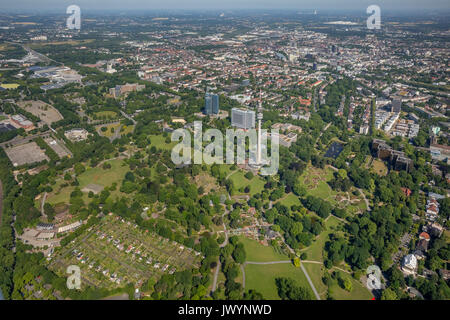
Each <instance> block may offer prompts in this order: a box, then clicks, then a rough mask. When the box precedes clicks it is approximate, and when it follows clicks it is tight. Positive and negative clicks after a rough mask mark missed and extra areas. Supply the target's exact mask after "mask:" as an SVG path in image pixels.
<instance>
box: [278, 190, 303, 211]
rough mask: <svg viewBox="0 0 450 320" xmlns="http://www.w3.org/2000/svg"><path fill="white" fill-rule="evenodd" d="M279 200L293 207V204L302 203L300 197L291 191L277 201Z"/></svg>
mask: <svg viewBox="0 0 450 320" xmlns="http://www.w3.org/2000/svg"><path fill="white" fill-rule="evenodd" d="M278 202H279V203H280V204H282V205H284V206H286V207H288V208H290V207H292V206H293V205H296V206H298V205H300V204H301V203H300V200H299V198H298V197H297V196H296V195H295V194H293V193H289V194H288V195H287V196H285V197H284V198H282V199H281V200H278V201H277V203H278Z"/></svg>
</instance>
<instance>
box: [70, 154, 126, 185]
mask: <svg viewBox="0 0 450 320" xmlns="http://www.w3.org/2000/svg"><path fill="white" fill-rule="evenodd" d="M105 163H109V164H111V169H107V170H104V169H102V164H101V165H99V166H97V167H95V168H88V169H87V170H86V171H85V172H83V173H82V174H81V175H80V176H79V177H78V181H79V182H80V188H81V189H82V188H83V187H85V186H87V185H88V184H91V183H94V184H98V185H101V186H103V187H107V186H110V185H111V184H113V183H114V182H117V185H118V186H120V183H121V182H122V180H123V178H124V177H125V173H127V171H129V167H128V165H125V166H122V164H123V163H124V161H123V160H118V159H116V160H111V161H106V162H105Z"/></svg>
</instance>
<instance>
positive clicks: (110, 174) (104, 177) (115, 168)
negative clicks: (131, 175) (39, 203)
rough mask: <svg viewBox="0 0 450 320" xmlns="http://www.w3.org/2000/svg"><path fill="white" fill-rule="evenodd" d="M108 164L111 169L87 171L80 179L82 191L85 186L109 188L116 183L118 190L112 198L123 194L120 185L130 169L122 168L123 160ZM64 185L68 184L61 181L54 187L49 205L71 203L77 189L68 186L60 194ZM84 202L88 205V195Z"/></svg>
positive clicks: (49, 198)
mask: <svg viewBox="0 0 450 320" xmlns="http://www.w3.org/2000/svg"><path fill="white" fill-rule="evenodd" d="M108 163H110V164H111V169H107V170H104V169H102V167H101V166H98V167H95V168H87V170H86V171H85V172H84V173H82V174H81V175H80V176H79V177H78V181H79V183H80V185H79V187H80V189H83V188H84V187H85V186H87V185H88V184H91V183H92V184H98V185H100V186H103V187H109V186H111V185H112V184H113V183H114V182H116V183H117V188H116V190H115V191H112V192H111V197H116V196H118V195H121V194H122V193H121V192H120V191H119V189H120V184H121V183H122V180H123V178H124V177H125V173H126V172H127V171H128V170H129V167H128V166H127V165H126V166H122V164H123V163H124V162H123V160H112V161H108ZM64 183H67V181H64V180H63V179H61V180H59V181H57V183H56V184H55V185H54V186H52V188H53V190H54V192H53V193H51V194H49V195H48V197H47V201H48V202H49V203H51V204H57V203H62V202H64V203H69V200H70V193H71V192H72V191H73V190H75V187H72V186H68V187H65V188H63V189H62V190H61V191H59V192H58V190H59V189H60V186H61V185H62V184H64ZM83 200H85V203H86V201H87V200H88V197H87V195H84V196H83Z"/></svg>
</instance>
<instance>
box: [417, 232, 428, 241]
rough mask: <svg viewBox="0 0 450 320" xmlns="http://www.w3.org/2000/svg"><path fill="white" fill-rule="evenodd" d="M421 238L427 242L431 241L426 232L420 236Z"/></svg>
mask: <svg viewBox="0 0 450 320" xmlns="http://www.w3.org/2000/svg"><path fill="white" fill-rule="evenodd" d="M419 238H420V239H425V240H430V235H429V234H428V233H426V232H422V233H421V234H419Z"/></svg>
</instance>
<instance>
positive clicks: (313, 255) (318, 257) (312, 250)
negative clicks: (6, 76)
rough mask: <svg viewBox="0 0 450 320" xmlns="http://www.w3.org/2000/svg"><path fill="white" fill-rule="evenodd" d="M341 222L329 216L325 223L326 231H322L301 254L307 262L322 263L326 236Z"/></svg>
mask: <svg viewBox="0 0 450 320" xmlns="http://www.w3.org/2000/svg"><path fill="white" fill-rule="evenodd" d="M340 223H341V222H340V221H339V220H338V219H337V218H335V217H334V216H330V217H329V218H328V219H327V221H326V222H325V226H326V228H327V230H325V231H323V232H322V233H321V234H320V235H319V236H318V237H317V238H316V240H315V241H314V242H313V243H312V244H311V245H310V246H309V247H308V248H307V249H306V250H304V251H303V252H306V254H307V255H308V259H307V260H314V261H321V262H323V247H324V245H325V242H327V240H328V235H329V234H330V233H332V232H333V230H332V228H335V227H337V226H338V225H339V224H340Z"/></svg>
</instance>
